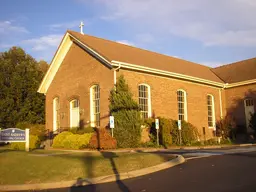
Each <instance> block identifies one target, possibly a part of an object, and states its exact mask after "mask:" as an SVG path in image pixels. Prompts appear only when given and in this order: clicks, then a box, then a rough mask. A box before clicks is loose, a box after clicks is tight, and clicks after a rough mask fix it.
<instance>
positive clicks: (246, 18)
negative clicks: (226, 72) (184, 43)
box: [95, 0, 256, 47]
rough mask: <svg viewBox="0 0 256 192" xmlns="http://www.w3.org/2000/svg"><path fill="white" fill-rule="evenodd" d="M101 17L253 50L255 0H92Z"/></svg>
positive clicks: (134, 25) (255, 38)
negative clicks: (98, 8) (100, 7)
mask: <svg viewBox="0 0 256 192" xmlns="http://www.w3.org/2000/svg"><path fill="white" fill-rule="evenodd" d="M95 2H98V3H100V4H101V6H104V11H105V12H104V14H103V15H102V18H103V19H105V20H122V22H123V23H126V24H129V26H131V25H130V24H132V26H133V27H134V28H138V27H140V28H143V29H144V30H147V31H151V32H152V31H155V32H158V34H159V32H160V33H166V34H172V35H176V36H180V37H184V38H188V39H192V40H196V41H199V42H202V43H203V44H204V45H205V46H247V47H256V35H255V34H256V22H255V18H256V11H255V10H256V1H255V0H214V1H213V0H212V1H210V0H193V1H191V0H179V1H177V0H166V1H161V2H159V0H111V1H106V0H95Z"/></svg>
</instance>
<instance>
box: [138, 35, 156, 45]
mask: <svg viewBox="0 0 256 192" xmlns="http://www.w3.org/2000/svg"><path fill="white" fill-rule="evenodd" d="M136 39H137V41H139V42H142V43H152V42H154V37H153V35H151V34H149V33H142V34H137V35H136Z"/></svg>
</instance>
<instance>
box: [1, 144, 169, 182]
mask: <svg viewBox="0 0 256 192" xmlns="http://www.w3.org/2000/svg"><path fill="white" fill-rule="evenodd" d="M172 158H173V156H168V157H163V156H160V155H157V154H149V153H112V152H102V153H100V155H95V153H93V152H91V153H71V152H62V151H42V150H40V151H33V152H23V151H10V150H8V149H1V148H0V184H1V185H4V184H28V183H41V182H60V181H67V180H75V179H78V178H92V177H98V176H103V175H110V174H114V173H117V172H118V173H122V172H126V171H132V170H137V169H142V168H145V167H150V166H154V165H157V164H160V163H162V162H165V161H167V160H170V159H172Z"/></svg>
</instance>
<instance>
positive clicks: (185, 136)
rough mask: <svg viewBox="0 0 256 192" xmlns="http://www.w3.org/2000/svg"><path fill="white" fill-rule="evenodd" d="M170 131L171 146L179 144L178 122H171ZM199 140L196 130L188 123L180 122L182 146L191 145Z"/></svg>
mask: <svg viewBox="0 0 256 192" xmlns="http://www.w3.org/2000/svg"><path fill="white" fill-rule="evenodd" d="M172 126H173V128H172V131H171V135H172V138H173V144H175V145H179V144H180V141H179V139H180V136H179V128H178V121H177V120H172ZM198 138H199V133H198V129H197V128H196V127H195V126H194V125H192V124H191V123H189V122H186V121H181V144H182V145H191V144H193V143H194V142H196V141H197V140H198Z"/></svg>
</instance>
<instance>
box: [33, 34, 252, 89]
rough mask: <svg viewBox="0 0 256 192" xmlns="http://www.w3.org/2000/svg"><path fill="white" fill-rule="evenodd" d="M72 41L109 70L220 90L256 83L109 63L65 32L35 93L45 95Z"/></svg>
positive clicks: (119, 62)
mask: <svg viewBox="0 0 256 192" xmlns="http://www.w3.org/2000/svg"><path fill="white" fill-rule="evenodd" d="M72 40H74V42H76V43H78V44H79V45H80V46H82V47H83V48H84V49H85V50H86V51H87V52H89V53H91V54H93V55H94V56H96V57H97V58H98V59H100V60H101V61H102V62H103V63H104V64H106V65H107V66H108V67H110V68H112V67H114V66H117V67H120V66H121V67H122V68H124V69H133V70H137V71H142V72H149V73H153V74H158V75H164V76H169V77H174V78H178V79H184V80H189V81H194V82H197V83H203V84H208V85H212V86H216V87H221V88H232V87H237V86H242V85H247V84H252V83H256V79H253V80H248V81H243V82H238V83H231V84H228V83H226V84H225V83H219V82H215V81H210V80H206V79H202V78H198V77H193V76H189V75H183V74H180V73H174V72H169V71H165V70H159V69H155V68H150V67H144V66H141V65H136V64H130V63H126V62H121V61H115V60H112V61H111V62H109V61H108V60H107V59H106V58H105V57H103V56H102V55H100V54H99V53H97V52H96V51H94V50H93V49H92V48H90V47H89V46H87V45H85V44H84V43H82V42H81V41H80V40H79V39H77V38H76V37H74V36H73V35H71V34H70V33H68V32H67V33H66V34H65V36H64V38H63V40H62V42H61V44H60V46H59V48H58V50H57V52H56V54H55V56H54V58H53V60H52V62H51V65H50V67H49V69H48V71H47V73H46V75H45V76H44V78H43V80H42V82H41V84H40V87H39V88H38V90H37V92H39V93H44V94H46V92H47V90H48V88H49V86H50V84H51V82H52V80H53V78H54V76H55V75H56V73H57V71H58V69H59V67H60V65H61V63H62V61H63V60H64V58H65V56H66V54H67V52H68V51H69V49H70V47H71V45H72V43H73V41H72Z"/></svg>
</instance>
